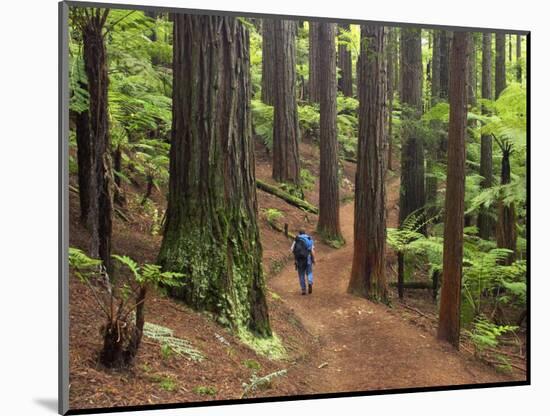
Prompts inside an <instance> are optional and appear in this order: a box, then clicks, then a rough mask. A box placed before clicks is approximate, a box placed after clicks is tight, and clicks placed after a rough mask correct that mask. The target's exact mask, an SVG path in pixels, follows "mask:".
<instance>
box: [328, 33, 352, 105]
mask: <svg viewBox="0 0 550 416" xmlns="http://www.w3.org/2000/svg"><path fill="white" fill-rule="evenodd" d="M340 28H341V29H343V30H346V31H349V30H350V26H349V24H347V23H346V24H342V25H340ZM320 48H321V50H325V49H324V48H323V47H322V46H320ZM322 56H323V54H321V60H322ZM321 65H322V63H321ZM351 67H352V63H351V51H350V50H349V49H348V47H347V45H338V68H339V69H340V78H339V79H338V90H340V91H342V94H344V95H345V96H346V97H352V96H353V78H352V76H353V75H352V71H351ZM321 82H322V81H321Z"/></svg>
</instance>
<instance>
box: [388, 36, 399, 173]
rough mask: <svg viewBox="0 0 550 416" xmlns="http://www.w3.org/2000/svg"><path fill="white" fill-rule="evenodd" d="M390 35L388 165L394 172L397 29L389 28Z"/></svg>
mask: <svg viewBox="0 0 550 416" xmlns="http://www.w3.org/2000/svg"><path fill="white" fill-rule="evenodd" d="M387 30H388V33H387V37H386V44H387V48H386V55H387V56H388V58H387V62H386V66H387V71H386V72H387V74H386V78H387V86H388V89H387V94H388V96H387V100H388V134H387V136H388V163H387V166H386V167H387V169H389V170H392V157H393V117H392V114H393V95H394V91H395V78H396V77H395V67H396V66H397V62H396V60H397V56H396V49H397V48H396V40H395V37H396V36H395V35H396V29H394V28H391V27H390V28H388V29H387Z"/></svg>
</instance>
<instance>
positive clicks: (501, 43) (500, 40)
mask: <svg viewBox="0 0 550 416" xmlns="http://www.w3.org/2000/svg"><path fill="white" fill-rule="evenodd" d="M495 53H496V56H495V99H496V98H498V97H499V96H500V93H501V92H502V91H504V89H505V88H506V35H505V34H504V33H497V34H496V35H495Z"/></svg>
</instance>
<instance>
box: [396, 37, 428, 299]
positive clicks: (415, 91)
mask: <svg viewBox="0 0 550 416" xmlns="http://www.w3.org/2000/svg"><path fill="white" fill-rule="evenodd" d="M401 82H402V86H401V94H402V95H401V102H402V104H403V109H402V116H403V118H404V121H403V122H404V123H409V125H410V128H408V129H406V132H405V133H404V137H403V142H402V145H401V192H400V198H399V223H400V224H401V225H402V224H403V221H404V220H405V219H406V218H407V217H408V216H409V215H410V214H411V213H413V212H415V215H419V216H422V214H423V213H422V209H423V207H424V205H425V204H426V193H425V175H424V143H423V139H422V138H421V137H418V129H416V128H414V125H415V124H416V123H417V122H418V121H419V120H420V116H421V114H422V43H421V30H420V29H412V28H402V29H401ZM422 231H423V232H425V229H422ZM402 255H403V254H402V253H398V256H402ZM399 281H401V282H402V281H404V279H403V276H400V279H399ZM401 292H402V291H401Z"/></svg>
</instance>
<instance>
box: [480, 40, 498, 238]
mask: <svg viewBox="0 0 550 416" xmlns="http://www.w3.org/2000/svg"><path fill="white" fill-rule="evenodd" d="M491 44H492V34H491V33H484V34H483V51H482V58H481V59H482V63H481V66H482V68H481V97H482V98H484V99H487V100H492V99H493V93H492V92H493V91H492V90H493V85H492V83H493V78H492V72H493V71H492V66H493V65H492V45H491ZM481 111H482V113H483V114H489V112H488V110H487V108H486V107H485V106H482V107H481ZM479 173H480V175H481V176H483V180H482V181H481V187H482V188H483V189H487V188H490V187H491V186H493V138H492V137H491V135H489V134H483V135H482V136H481V159H480V165H479ZM477 218H478V220H477V221H478V222H477V227H478V231H479V236H480V237H481V238H483V239H485V240H488V239H489V238H490V236H491V235H492V234H493V232H494V221H493V218H492V217H491V215H490V211H489V210H488V209H486V208H483V207H482V208H480V211H479V215H478V217H477Z"/></svg>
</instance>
